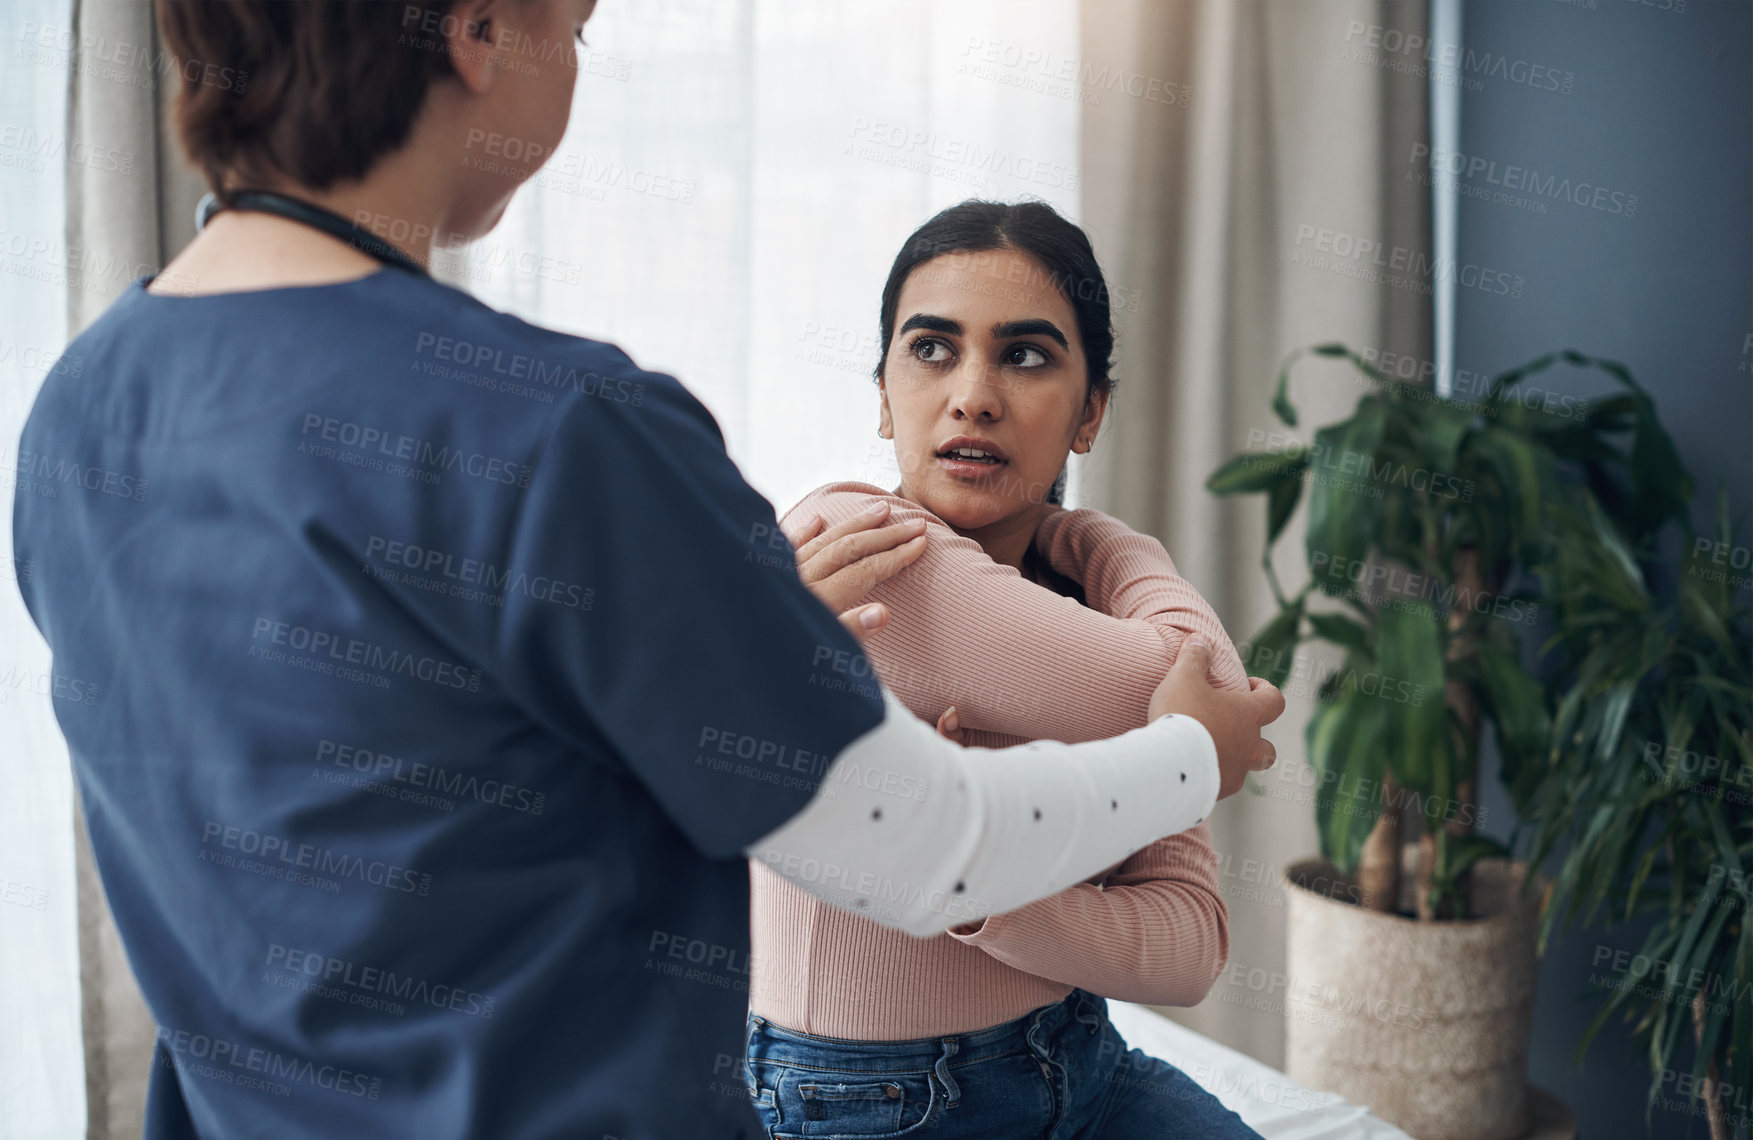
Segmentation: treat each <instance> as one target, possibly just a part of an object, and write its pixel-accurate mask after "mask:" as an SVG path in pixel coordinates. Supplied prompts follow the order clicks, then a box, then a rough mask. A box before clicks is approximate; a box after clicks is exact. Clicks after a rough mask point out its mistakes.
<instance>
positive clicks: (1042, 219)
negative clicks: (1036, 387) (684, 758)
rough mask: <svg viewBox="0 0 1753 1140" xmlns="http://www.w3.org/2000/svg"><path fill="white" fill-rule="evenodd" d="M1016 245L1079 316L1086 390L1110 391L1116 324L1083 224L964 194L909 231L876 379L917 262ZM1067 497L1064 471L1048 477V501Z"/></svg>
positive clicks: (891, 285)
mask: <svg viewBox="0 0 1753 1140" xmlns="http://www.w3.org/2000/svg"><path fill="white" fill-rule="evenodd" d="M994 249H1014V250H1016V251H1017V252H1019V253H1026V254H1028V255H1029V256H1030V257H1031V258H1033V259H1034V260H1035V261H1037V262H1039V263H1040V266H1041V269H1042V270H1044V271H1045V273H1046V275H1047V281H1048V282H1049V283H1050V284H1052V286H1053V287H1054V288H1055V289H1058V290H1059V293H1060V295H1061V296H1063V297H1064V298H1065V299H1066V300H1067V301H1068V302H1070V304H1071V311H1072V312H1073V313H1074V314H1075V315H1076V317H1077V335H1078V338H1079V339H1080V340H1082V341H1083V357H1084V363H1085V364H1086V365H1087V366H1088V373H1089V388H1088V391H1089V392H1091V393H1094V392H1102V393H1104V394H1106V393H1111V392H1112V391H1113V390H1114V377H1113V375H1112V373H1111V370H1112V368H1113V366H1114V363H1113V356H1114V324H1113V316H1112V313H1111V311H1110V305H1109V302H1108V282H1107V280H1106V279H1105V278H1103V276H1102V267H1101V266H1100V265H1098V264H1097V263H1096V252H1095V250H1093V249H1091V248H1090V239H1089V238H1088V237H1087V236H1086V235H1085V234H1084V232H1083V230H1081V229H1079V228H1078V227H1077V226H1074V225H1072V224H1071V223H1070V222H1068V221H1066V220H1065V219H1064V218H1063V217H1061V216H1060V214H1059V212H1058V211H1057V210H1055V209H1054V208H1053V207H1052V206H1049V205H1048V204H1047V203H1045V202H987V201H983V200H982V199H979V198H969V199H968V200H967V201H965V202H958V203H957V204H956V205H954V206H951V207H949V208H948V209H945V210H942V211H939V212H938V213H937V214H936V215H935V216H934V217H932V219H931V220H930V221H928V222H926V223H925V224H924V225H922V226H920V227H919V228H918V229H916V230H914V231H913V234H912V236H911V237H909V238H908V239H907V242H906V244H905V245H903V246H902V247H901V252H900V253H898V254H896V255H895V263H894V264H893V265H892V266H890V267H889V279H888V281H887V282H885V283H884V284H883V311H882V316H881V318H880V322H879V325H878V329H879V333H880V337H879V339H880V340H881V349H882V354H881V355H880V356H878V357H877V366H876V375H877V379H879V380H881V379H882V377H883V366H884V364H885V363H886V362H887V361H888V358H889V342H890V341H891V340H892V339H893V338H894V335H895V309H896V307H897V306H898V305H899V304H900V303H901V287H902V286H903V285H905V284H906V283H907V278H908V276H909V275H911V274H912V272H913V271H914V270H915V269H917V268H918V267H919V266H920V265H922V264H924V263H925V262H927V261H930V260H931V259H932V258H934V257H938V256H940V255H942V254H946V253H981V252H984V251H986V250H994ZM1064 496H1065V472H1064V471H1061V472H1060V473H1059V478H1057V479H1055V480H1054V481H1053V487H1052V489H1051V490H1049V491H1048V493H1047V501H1048V502H1050V503H1058V502H1061V501H1062V500H1063V499H1064Z"/></svg>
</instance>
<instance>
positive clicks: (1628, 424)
mask: <svg viewBox="0 0 1753 1140" xmlns="http://www.w3.org/2000/svg"><path fill="white" fill-rule="evenodd" d="M1309 356H1314V357H1326V358H1331V359H1334V360H1343V361H1347V362H1349V363H1350V365H1351V366H1352V368H1353V369H1355V370H1356V374H1357V375H1358V376H1360V377H1361V379H1362V381H1363V383H1364V384H1365V385H1366V387H1367V390H1366V391H1365V393H1364V394H1363V395H1362V396H1361V397H1360V399H1359V400H1358V402H1357V405H1356V407H1355V408H1354V410H1353V412H1352V414H1351V415H1350V417H1348V418H1347V419H1345V420H1342V421H1339V422H1336V423H1332V424H1327V425H1325V426H1322V427H1321V428H1320V429H1319V430H1317V431H1315V432H1314V433H1313V435H1312V437H1311V438H1310V439H1308V440H1307V441H1306V442H1305V441H1300V440H1290V441H1287V445H1286V446H1283V447H1277V448H1274V449H1272V450H1268V451H1264V452H1255V453H1249V454H1243V455H1238V456H1236V457H1235V458H1233V459H1231V460H1230V461H1229V462H1227V463H1226V464H1224V465H1223V466H1222V467H1221V468H1219V469H1218V470H1217V471H1216V472H1215V473H1213V475H1212V476H1211V478H1210V479H1209V481H1208V484H1207V485H1208V487H1209V488H1210V489H1211V490H1212V491H1214V492H1215V493H1218V494H1238V493H1258V494H1264V495H1265V496H1266V499H1267V520H1266V536H1267V542H1266V553H1265V558H1264V560H1263V562H1264V570H1265V573H1266V576H1267V580H1268V582H1269V583H1270V585H1271V588H1272V591H1273V594H1274V597H1275V598H1276V599H1277V601H1278V605H1279V610H1278V613H1277V614H1276V615H1275V616H1274V617H1273V618H1272V619H1271V620H1270V621H1269V622H1268V623H1267V624H1266V626H1265V627H1264V628H1263V629H1262V630H1261V631H1260V632H1259V634H1258V635H1257V636H1256V637H1255V638H1254V640H1253V642H1252V643H1251V644H1250V646H1249V650H1248V654H1247V657H1248V664H1249V666H1250V670H1251V671H1252V672H1254V673H1255V674H1256V675H1259V676H1265V677H1267V678H1268V679H1270V680H1273V681H1274V682H1275V683H1282V682H1283V680H1284V678H1285V677H1286V676H1287V675H1288V673H1289V672H1290V670H1291V669H1292V667H1293V664H1294V663H1296V662H1297V661H1298V660H1300V658H1299V655H1298V654H1297V647H1298V646H1299V645H1301V644H1303V643H1305V642H1315V643H1320V644H1323V645H1325V646H1327V647H1329V648H1330V650H1331V651H1333V652H1335V653H1337V654H1338V655H1339V656H1340V658H1341V664H1340V665H1339V667H1338V668H1337V669H1335V670H1334V671H1333V672H1331V673H1330V674H1328V675H1327V676H1326V677H1325V679H1324V680H1323V681H1322V682H1321V684H1320V687H1319V692H1318V698H1319V704H1318V707H1317V710H1316V712H1315V715H1314V716H1313V717H1312V718H1311V720H1310V723H1309V726H1308V734H1307V740H1308V755H1309V764H1310V766H1311V768H1312V769H1313V770H1314V772H1315V774H1316V777H1317V778H1318V780H1319V788H1320V791H1319V793H1318V795H1317V798H1316V802H1315V810H1316V823H1317V829H1318V832H1319V835H1320V841H1321V855H1322V859H1320V860H1310V861H1306V862H1304V863H1299V864H1297V865H1296V866H1293V867H1291V868H1289V869H1288V870H1287V873H1286V878H1287V880H1288V886H1289V894H1290V909H1289V923H1290V934H1289V940H1290V945H1289V955H1290V965H1289V973H1290V975H1291V976H1292V977H1294V978H1296V979H1298V982H1299V986H1300V988H1301V989H1303V990H1304V991H1305V992H1307V993H1310V994H1316V995H1321V997H1320V1000H1321V1002H1322V1003H1323V1004H1324V1005H1325V1006H1327V1007H1328V1008H1326V1009H1322V1010H1297V1009H1292V1010H1291V1011H1290V1012H1291V1015H1292V1016H1291V1017H1290V1019H1289V1023H1288V1026H1287V1052H1288V1057H1287V1068H1288V1069H1289V1071H1290V1074H1291V1076H1292V1077H1294V1078H1296V1079H1298V1080H1301V1081H1304V1082H1305V1083H1309V1084H1313V1085H1316V1086H1317V1087H1323V1088H1329V1089H1332V1090H1334V1091H1337V1092H1339V1093H1341V1094H1343V1095H1346V1096H1347V1097H1348V1098H1350V1099H1354V1100H1357V1101H1360V1102H1362V1103H1366V1104H1369V1105H1370V1106H1371V1107H1372V1108H1374V1109H1375V1110H1376V1111H1377V1112H1378V1113H1380V1114H1382V1115H1383V1116H1384V1117H1386V1118H1387V1119H1389V1120H1391V1121H1393V1122H1394V1123H1396V1124H1398V1125H1400V1126H1401V1127H1403V1128H1405V1129H1406V1130H1408V1131H1409V1132H1412V1133H1413V1134H1414V1135H1417V1136H1419V1137H1420V1138H1421V1140H1433V1138H1444V1140H1508V1138H1509V1137H1512V1136H1517V1135H1520V1134H1521V1133H1522V1132H1523V1131H1525V1130H1526V1128H1527V1126H1528V1120H1529V1115H1528V1107H1527V1105H1528V1098H1527V1088H1526V1076H1525V1070H1526V1064H1525V1062H1526V1052H1527V1035H1528V1026H1529V1018H1530V1017H1531V1011H1532V997H1533V984H1534V973H1535V953H1536V950H1535V944H1536V939H1537V926H1538V916H1537V905H1536V899H1535V897H1534V895H1533V893H1531V892H1530V891H1528V890H1524V889H1521V888H1522V887H1523V886H1524V885H1525V883H1524V880H1525V866H1524V865H1522V864H1518V863H1514V862H1512V861H1510V860H1509V859H1508V858H1507V857H1508V855H1509V852H1508V851H1507V849H1506V848H1505V847H1504V846H1503V845H1502V844H1501V843H1498V842H1497V841H1495V840H1493V839H1491V838H1489V837H1486V836H1483V835H1480V834H1478V833H1477V830H1476V827H1477V823H1478V814H1477V810H1476V805H1477V796H1476V790H1475V789H1476V784H1475V780H1476V775H1475V774H1476V770H1477V766H1478V758H1479V750H1480V740H1481V736H1482V733H1483V732H1484V730H1486V729H1487V728H1489V729H1490V730H1491V731H1492V734H1493V735H1494V737H1495V739H1496V742H1497V746H1498V748H1499V750H1500V752H1501V753H1502V755H1503V757H1504V772H1505V778H1506V780H1508V781H1510V782H1511V783H1512V784H1514V782H1515V781H1516V780H1518V779H1519V780H1521V781H1522V783H1521V785H1519V786H1516V787H1512V796H1516V795H1517V794H1518V793H1519V794H1520V795H1521V796H1526V795H1528V794H1530V792H1531V789H1532V788H1533V787H1534V786H1535V785H1536V784H1537V782H1538V778H1539V776H1540V773H1541V768H1540V765H1541V764H1542V763H1544V762H1545V761H1546V759H1547V758H1548V757H1549V754H1550V749H1549V743H1550V738H1551V732H1552V722H1553V717H1552V708H1553V704H1552V702H1551V700H1550V699H1549V697H1548V696H1547V693H1546V690H1545V689H1544V688H1543V687H1542V686H1541V685H1540V684H1539V683H1538V682H1536V681H1535V679H1534V678H1533V677H1532V676H1531V675H1530V674H1529V673H1528V671H1527V670H1526V669H1524V667H1523V665H1522V654H1521V648H1520V642H1521V637H1520V636H1519V634H1520V633H1521V632H1522V631H1523V630H1525V629H1527V628H1530V626H1529V624H1528V623H1529V620H1530V618H1531V617H1532V616H1533V615H1534V614H1536V613H1537V612H1538V611H1537V609H1536V607H1539V606H1540V605H1541V604H1542V593H1541V587H1542V579H1541V578H1540V577H1539V575H1538V571H1539V570H1540V569H1541V568H1542V567H1544V566H1546V565H1547V564H1548V562H1549V561H1550V559H1551V557H1552V551H1553V542H1552V531H1551V518H1550V516H1551V513H1552V510H1553V504H1554V503H1555V502H1558V501H1566V502H1570V501H1573V497H1575V496H1580V497H1582V498H1585V499H1587V500H1588V501H1591V502H1594V501H1596V496H1597V495H1607V496H1622V495H1625V494H1630V495H1631V496H1632V501H1633V503H1634V505H1635V507H1636V509H1637V510H1638V511H1639V512H1640V514H1639V517H1640V518H1644V517H1646V516H1647V517H1648V518H1650V519H1666V518H1670V517H1672V516H1674V515H1675V514H1677V513H1679V512H1681V511H1683V510H1684V506H1685V503H1686V502H1687V500H1688V499H1689V497H1690V486H1689V485H1688V484H1685V483H1684V472H1683V471H1681V470H1680V469H1679V464H1678V460H1677V458H1676V457H1675V455H1674V451H1673V446H1672V443H1671V441H1669V440H1668V438H1667V436H1666V435H1665V433H1663V432H1662V431H1661V428H1660V425H1659V423H1658V422H1657V420H1656V419H1655V414H1654V408H1653V404H1652V403H1651V402H1650V400H1649V398H1648V396H1647V395H1646V394H1645V393H1644V392H1643V391H1642V390H1641V389H1640V388H1638V387H1637V385H1636V383H1635V381H1633V380H1632V378H1631V377H1630V376H1629V374H1627V373H1626V372H1625V371H1624V369H1622V368H1620V367H1619V366H1618V365H1615V364H1612V363H1611V362H1605V361H1598V360H1594V359H1592V358H1589V357H1585V356H1582V355H1581V354H1578V353H1563V354H1552V355H1549V356H1546V357H1542V358H1540V359H1539V360H1536V361H1533V362H1531V363H1529V364H1528V365H1526V366H1524V367H1522V368H1518V369H1514V370H1511V371H1510V372H1507V373H1505V374H1503V375H1502V376H1499V377H1497V378H1496V380H1495V381H1494V383H1493V385H1492V387H1491V390H1490V392H1489V394H1488V396H1487V397H1486V398H1485V399H1484V400H1482V401H1480V402H1478V403H1461V402H1457V401H1451V400H1447V399H1443V398H1440V397H1438V396H1437V395H1436V394H1435V393H1433V392H1432V391H1431V390H1430V389H1428V388H1425V387H1422V386H1419V385H1413V384H1406V383H1403V382H1401V381H1399V380H1397V379H1395V378H1394V377H1392V376H1389V375H1386V374H1384V373H1383V372H1382V371H1381V370H1380V369H1378V368H1376V367H1374V366H1373V365H1372V364H1371V363H1370V362H1369V361H1367V360H1365V359H1364V358H1363V357H1362V356H1360V355H1359V354H1358V353H1356V352H1353V351H1352V350H1350V349H1348V348H1346V347H1345V346H1343V345H1338V344H1326V345H1320V346H1316V347H1313V348H1309V349H1304V350H1300V351H1298V352H1296V353H1293V354H1292V355H1291V356H1290V357H1289V358H1288V359H1287V360H1286V361H1285V363H1284V366H1283V367H1282V368H1281V370H1280V373H1279V377H1278V385H1277V390H1276V392H1275V394H1274V397H1273V401H1272V406H1273V409H1274V411H1275V413H1276V414H1277V416H1278V418H1279V419H1280V420H1281V421H1282V422H1283V423H1284V425H1285V426H1286V427H1287V428H1291V429H1294V428H1296V426H1297V413H1296V409H1295V407H1294V406H1293V405H1292V403H1291V401H1290V397H1289V384H1290V378H1291V374H1292V371H1293V368H1294V366H1295V365H1296V364H1297V363H1298V362H1299V361H1300V360H1302V359H1304V358H1306V357H1309ZM1561 360H1562V361H1564V362H1566V363H1570V364H1573V365H1579V366H1584V367H1591V368H1595V369H1598V370H1601V371H1603V372H1604V373H1606V374H1607V375H1609V376H1610V377H1612V378H1613V379H1614V380H1615V381H1617V382H1619V383H1620V384H1622V385H1623V386H1624V387H1625V388H1626V391H1624V392H1621V393H1616V394H1614V395H1612V396H1610V397H1607V398H1604V399H1601V400H1598V401H1593V402H1591V403H1588V404H1576V403H1575V402H1574V401H1566V402H1563V403H1561V404H1560V405H1559V406H1557V407H1553V406H1552V401H1551V400H1550V399H1532V400H1530V399H1528V398H1526V397H1527V393H1528V392H1529V391H1531V390H1532V389H1531V388H1530V386H1528V385H1527V384H1526V381H1527V380H1528V378H1529V377H1530V376H1533V375H1535V374H1537V373H1539V372H1540V371H1542V370H1544V369H1546V368H1549V367H1551V366H1552V365H1554V364H1555V363H1557V362H1559V361H1561ZM1627 434H1629V436H1630V440H1631V442H1630V445H1629V449H1627V448H1626V447H1624V446H1622V445H1621V442H1620V441H1621V438H1622V437H1624V436H1626V435H1627ZM1674 472H1678V476H1677V477H1670V476H1673V473H1674ZM1305 494H1306V498H1307V500H1308V504H1307V525H1306V535H1305V544H1304V545H1305V565H1306V567H1307V569H1308V571H1309V581H1308V582H1307V583H1306V584H1305V585H1303V586H1302V587H1301V588H1300V589H1298V590H1297V591H1296V592H1294V593H1287V592H1286V591H1285V590H1284V589H1283V587H1282V586H1281V585H1280V583H1279V580H1278V576H1277V573H1276V571H1275V569H1274V566H1273V559H1272V555H1273V546H1274V544H1275V542H1276V540H1277V539H1278V538H1279V536H1280V535H1281V534H1282V533H1283V531H1284V528H1285V526H1286V524H1287V523H1288V522H1289V520H1290V518H1291V517H1292V516H1293V514H1294V513H1295V512H1296V510H1297V509H1298V507H1299V505H1301V502H1302V500H1303V499H1304V497H1305ZM1610 501H1612V502H1615V503H1617V502H1618V499H1617V498H1612V499H1610ZM1569 533H1570V537H1571V538H1572V539H1574V540H1575V541H1577V542H1579V543H1580V542H1584V541H1585V540H1586V539H1587V537H1588V536H1587V535H1586V533H1584V532H1582V531H1572V532H1569ZM1578 549H1581V547H1579V548H1578ZM1542 616H1544V615H1542ZM1372 678H1373V679H1374V680H1373V682H1372V681H1371V679H1372ZM1408 827H1409V828H1410V833H1407V831H1406V829H1407V828H1408ZM1316 882H1329V883H1330V882H1343V883H1346V884H1348V885H1349V886H1351V887H1352V889H1351V890H1350V891H1349V893H1346V892H1335V891H1333V890H1326V891H1322V892H1319V893H1317V892H1316V891H1314V890H1311V889H1308V888H1309V884H1311V883H1316ZM1342 894H1344V895H1345V897H1341V895H1342ZM1293 996H1294V995H1293ZM1335 1006H1337V1007H1338V1008H1337V1009H1335V1008H1333V1007H1335ZM1384 1009H1388V1010H1393V1011H1397V1012H1400V1013H1401V1014H1402V1015H1400V1016H1395V1017H1390V1018H1384V1017H1383V1016H1381V1011H1383V1010H1384ZM1404 1011H1410V1012H1409V1013H1407V1012H1404Z"/></svg>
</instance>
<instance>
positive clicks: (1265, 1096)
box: [1108, 1001, 1412, 1140]
mask: <svg viewBox="0 0 1753 1140" xmlns="http://www.w3.org/2000/svg"><path fill="white" fill-rule="evenodd" d="M1108 1016H1109V1018H1110V1019H1111V1020H1112V1021H1113V1022H1114V1028H1116V1029H1118V1030H1119V1031H1120V1036H1122V1037H1124V1038H1125V1039H1126V1043H1127V1044H1128V1045H1130V1046H1132V1047H1133V1048H1134V1049H1142V1050H1144V1051H1145V1052H1146V1053H1149V1054H1150V1055H1151V1056H1153V1057H1160V1058H1162V1059H1163V1060H1165V1061H1167V1062H1168V1063H1169V1064H1171V1065H1173V1066H1175V1067H1176V1068H1177V1069H1180V1070H1181V1071H1182V1072H1184V1073H1186V1074H1187V1075H1188V1076H1189V1077H1192V1078H1193V1079H1194V1080H1195V1081H1197V1082H1199V1084H1200V1086H1201V1087H1203V1088H1205V1089H1206V1090H1207V1091H1209V1092H1212V1093H1215V1094H1216V1095H1217V1098H1218V1099H1219V1100H1221V1101H1223V1103H1224V1107H1226V1108H1228V1109H1230V1110H1231V1111H1233V1112H1234V1113H1235V1114H1236V1115H1238V1116H1240V1117H1241V1118H1242V1119H1243V1120H1244V1121H1246V1122H1247V1124H1248V1126H1249V1127H1250V1128H1252V1129H1254V1131H1256V1132H1258V1133H1259V1134H1260V1135H1262V1136H1264V1137H1265V1138H1266V1140H1412V1138H1411V1137H1410V1136H1408V1135H1407V1134H1406V1133H1404V1132H1402V1131H1400V1129H1398V1128H1395V1127H1394V1126H1393V1125H1392V1124H1389V1123H1388V1122H1387V1121H1385V1120H1381V1119H1379V1118H1378V1117H1376V1116H1374V1115H1372V1114H1371V1112H1370V1111H1369V1109H1367V1108H1360V1107H1358V1106H1357V1105H1355V1104H1350V1103H1348V1102H1347V1101H1345V1100H1342V1099H1341V1098H1340V1097H1339V1095H1338V1094H1337V1093H1327V1092H1315V1091H1313V1090H1311V1089H1306V1088H1304V1087H1303V1086H1301V1085H1299V1084H1297V1083H1296V1082H1295V1081H1293V1080H1291V1079H1290V1078H1289V1077H1287V1076H1285V1075H1284V1074H1283V1073H1281V1072H1279V1071H1278V1070H1277V1069H1274V1068H1272V1067H1271V1066H1270V1065H1263V1064H1261V1063H1260V1062H1259V1061H1256V1060H1254V1059H1253V1058H1252V1057H1249V1056H1248V1055H1246V1054H1244V1053H1238V1052H1236V1051H1235V1050H1234V1049H1231V1048H1228V1047H1227V1046H1223V1045H1219V1044H1218V1043H1217V1042H1215V1041H1212V1040H1210V1039H1208V1038H1205V1037H1201V1036H1200V1035H1199V1034H1197V1033H1195V1032H1193V1031H1192V1030H1191V1029H1187V1028H1185V1027H1184V1026H1180V1025H1177V1024H1175V1023H1174V1022H1172V1021H1170V1020H1169V1019H1168V1018H1166V1017H1163V1016H1162V1015H1161V1014H1158V1013H1154V1012H1152V1011H1151V1010H1149V1009H1146V1008H1145V1007H1144V1006H1141V1005H1133V1004H1131V1003H1129V1002H1123V1001H1110V1002H1108Z"/></svg>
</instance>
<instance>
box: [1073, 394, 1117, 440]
mask: <svg viewBox="0 0 1753 1140" xmlns="http://www.w3.org/2000/svg"><path fill="white" fill-rule="evenodd" d="M1107 411H1108V390H1107V389H1106V388H1091V389H1090V394H1089V397H1088V398H1087V399H1085V400H1084V402H1083V420H1082V422H1081V423H1079V424H1078V425H1077V434H1076V435H1075V436H1073V437H1072V441H1071V450H1073V451H1075V452H1076V453H1077V454H1079V455H1083V454H1086V453H1087V452H1088V451H1089V449H1090V448H1092V447H1094V446H1095V445H1096V433H1097V432H1099V431H1101V430H1102V417H1103V416H1104V415H1106V414H1107Z"/></svg>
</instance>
